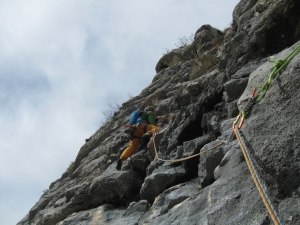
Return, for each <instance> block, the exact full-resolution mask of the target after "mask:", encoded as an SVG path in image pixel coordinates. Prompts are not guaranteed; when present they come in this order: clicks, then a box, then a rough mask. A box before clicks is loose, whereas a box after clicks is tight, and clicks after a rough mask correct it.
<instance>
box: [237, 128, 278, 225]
mask: <svg viewBox="0 0 300 225" xmlns="http://www.w3.org/2000/svg"><path fill="white" fill-rule="evenodd" d="M232 130H233V132H234V133H235V135H236V137H237V140H238V142H239V145H240V147H241V149H242V152H243V155H244V157H245V160H246V163H247V165H248V168H249V170H250V173H251V176H252V179H253V181H254V183H255V185H256V188H257V190H258V192H259V194H260V197H261V198H262V200H263V202H264V204H265V206H266V208H267V210H268V212H269V214H270V216H271V218H272V220H273V222H274V224H275V225H279V222H278V220H277V218H276V216H275V213H274V212H273V210H272V208H271V206H270V204H269V202H268V200H267V198H266V196H265V194H264V192H263V190H262V187H261V186H260V184H259V182H258V179H257V177H256V175H255V173H254V170H253V167H252V166H251V163H250V160H249V157H248V155H247V153H246V150H245V148H244V145H243V143H242V141H241V137H240V135H239V134H238V131H237V129H236V127H235V124H232Z"/></svg>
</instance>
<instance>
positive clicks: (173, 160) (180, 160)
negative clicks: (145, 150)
mask: <svg viewBox="0 0 300 225" xmlns="http://www.w3.org/2000/svg"><path fill="white" fill-rule="evenodd" d="M154 135H155V134H154ZM155 136H156V135H155ZM155 136H154V138H153V145H154V150H155V154H156V157H157V159H158V160H160V161H163V162H182V161H185V160H188V159H191V158H194V157H197V156H199V155H201V154H204V153H206V152H208V151H210V150H213V149H214V148H217V147H219V146H220V145H222V144H224V143H226V141H223V140H219V141H221V143H219V144H217V145H215V146H213V147H211V148H209V149H206V150H204V151H202V152H199V153H197V154H195V155H192V156H189V157H185V158H181V159H162V158H160V157H159V156H158V153H157V149H156V145H155Z"/></svg>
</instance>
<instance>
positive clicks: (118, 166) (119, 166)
mask: <svg viewBox="0 0 300 225" xmlns="http://www.w3.org/2000/svg"><path fill="white" fill-rule="evenodd" d="M122 163H123V160H122V159H119V160H118V162H117V166H116V169H117V170H121V167H122Z"/></svg>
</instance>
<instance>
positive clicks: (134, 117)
mask: <svg viewBox="0 0 300 225" xmlns="http://www.w3.org/2000/svg"><path fill="white" fill-rule="evenodd" d="M143 113H144V111H143V110H136V111H134V112H133V113H131V115H130V117H129V124H130V125H134V124H136V126H138V125H140V124H141V123H142V122H143V121H142V118H141V116H142V115H143Z"/></svg>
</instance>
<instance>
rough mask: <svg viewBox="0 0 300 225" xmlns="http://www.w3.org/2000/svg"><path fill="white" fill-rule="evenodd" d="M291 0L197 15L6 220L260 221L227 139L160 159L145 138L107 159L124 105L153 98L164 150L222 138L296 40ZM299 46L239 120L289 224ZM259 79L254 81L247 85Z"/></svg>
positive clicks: (294, 185)
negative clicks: (197, 23)
mask: <svg viewBox="0 0 300 225" xmlns="http://www.w3.org/2000/svg"><path fill="white" fill-rule="evenodd" d="M299 21H300V1H292V0H279V1H278V0H250V1H248V0H241V1H240V3H239V4H238V5H237V6H236V7H235V9H234V11H233V22H232V25H231V27H230V28H228V29H227V30H226V31H224V32H221V31H219V30H217V29H215V28H213V27H211V26H210V25H203V26H201V27H200V28H199V29H198V30H197V31H196V32H195V38H194V42H193V43H192V44H190V45H189V46H187V47H182V48H179V49H174V50H173V51H171V52H170V53H168V54H166V55H165V56H163V57H162V58H161V59H160V60H159V61H158V63H157V65H156V68H155V69H156V72H157V74H156V75H155V76H154V78H153V81H152V83H151V84H150V85H149V86H148V87H146V88H145V89H144V90H143V91H142V92H141V93H140V94H139V95H138V96H136V97H133V98H131V99H129V100H128V101H127V102H125V103H123V104H122V106H121V108H120V109H119V111H117V112H116V113H115V114H114V116H113V118H112V119H111V120H110V121H107V122H106V123H105V124H104V125H103V126H102V127H101V128H100V129H99V130H97V131H96V132H95V133H94V134H93V135H92V136H91V137H90V138H89V140H88V141H87V142H86V143H85V144H84V145H83V146H82V147H81V149H80V150H79V152H78V155H77V157H76V159H75V161H74V163H73V164H72V165H71V166H70V168H68V170H67V171H66V172H65V173H64V174H62V176H61V178H59V179H57V180H56V181H54V182H53V183H52V184H51V185H50V187H49V190H47V191H46V192H45V193H44V194H43V195H42V196H41V198H40V199H39V201H38V202H37V203H36V204H35V205H34V206H33V207H32V208H31V209H30V211H29V213H28V215H27V216H26V217H24V219H22V220H21V221H20V222H19V223H18V225H28V224H31V225H34V224H37V225H53V224H58V225H75V224H76V225H78V224H81V225H102V224H122V225H123V224H129V225H137V224H138V225H142V224H153V225H154V224H165V225H167V224H201V225H209V224H214V225H218V224H220V225H221V224H222V225H224V224H228V225H233V224H243V225H246V224H249V225H250V224H259V225H267V224H272V223H273V222H272V219H271V217H270V215H269V214H268V211H267V210H266V207H265V205H264V203H263V201H262V199H261V197H260V195H259V193H258V191H257V189H256V186H255V184H254V182H253V179H252V177H251V175H250V172H249V169H248V167H247V164H246V162H245V158H244V156H243V154H242V151H241V149H240V146H239V144H238V142H237V140H236V139H232V140H230V141H228V142H226V143H225V144H222V145H220V146H218V147H217V148H214V149H212V150H210V151H208V152H207V153H205V154H202V155H200V156H197V157H194V158H191V159H188V160H185V161H182V162H170V161H161V160H159V159H158V158H157V156H156V154H155V149H154V147H153V146H152V147H151V148H147V145H146V144H147V142H148V141H149V138H148V139H147V137H145V138H143V144H141V146H140V148H139V151H138V152H137V153H135V154H134V155H132V156H131V157H130V160H127V161H126V162H125V163H124V165H123V167H122V170H121V171H117V170H116V169H115V167H116V160H117V159H118V157H119V155H120V153H121V152H122V151H123V150H124V148H125V147H126V146H127V145H128V138H127V136H126V134H125V133H124V132H123V129H124V128H123V126H122V125H123V124H125V123H127V121H128V117H129V115H130V113H131V112H132V111H133V110H135V109H137V108H141V109H143V108H144V107H145V106H147V105H156V107H157V110H158V114H159V115H165V118H164V120H162V121H161V125H162V127H163V128H162V130H161V131H160V132H159V133H158V134H157V136H156V138H155V143H156V145H155V146H156V148H157V150H158V154H159V157H160V158H163V159H167V160H175V159H180V158H184V157H188V156H192V155H194V154H197V153H199V152H200V151H205V150H207V149H209V148H211V147H212V146H215V145H216V144H219V143H220V140H228V139H229V137H230V135H231V133H232V131H231V124H232V123H233V121H234V119H235V117H236V116H237V115H238V113H239V112H240V111H241V110H242V109H243V108H244V107H245V105H246V102H247V101H248V99H249V97H250V95H251V91H252V89H253V88H254V87H256V86H259V85H261V84H263V83H264V82H265V81H266V80H267V79H268V77H269V75H270V73H271V71H272V68H273V66H274V63H271V62H269V61H268V60H269V59H273V60H278V59H284V58H285V57H286V56H287V55H288V54H289V53H290V52H292V51H293V50H294V49H295V48H296V47H297V46H299V45H300V42H299V40H300V22H299ZM299 73H300V54H297V55H296V56H295V57H294V58H293V59H292V60H291V61H290V62H289V64H288V65H287V66H286V67H285V68H284V69H283V70H282V71H281V72H280V73H279V74H277V76H276V77H275V79H273V80H272V82H271V84H270V86H269V89H268V91H267V93H266V95H265V96H264V98H263V99H262V100H261V101H259V102H258V103H256V104H255V105H254V106H253V107H252V109H251V111H250V113H248V115H247V118H246V120H245V122H244V124H243V127H242V129H241V130H240V132H241V134H242V136H243V140H244V142H245V144H246V145H247V148H248V149H249V151H250V155H251V157H250V158H251V160H252V161H253V163H254V166H255V168H256V170H257V173H258V174H257V175H258V177H259V179H260V180H261V181H262V183H263V186H264V189H265V191H266V194H267V195H268V198H269V200H270V201H271V203H272V206H273V207H274V208H273V210H274V211H275V212H276V213H277V215H278V218H279V219H280V221H281V224H295V225H296V224H300V186H299V184H300V164H299V160H300V139H299V137H300V120H299V105H300V75H299ZM258 91H259V90H258Z"/></svg>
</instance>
